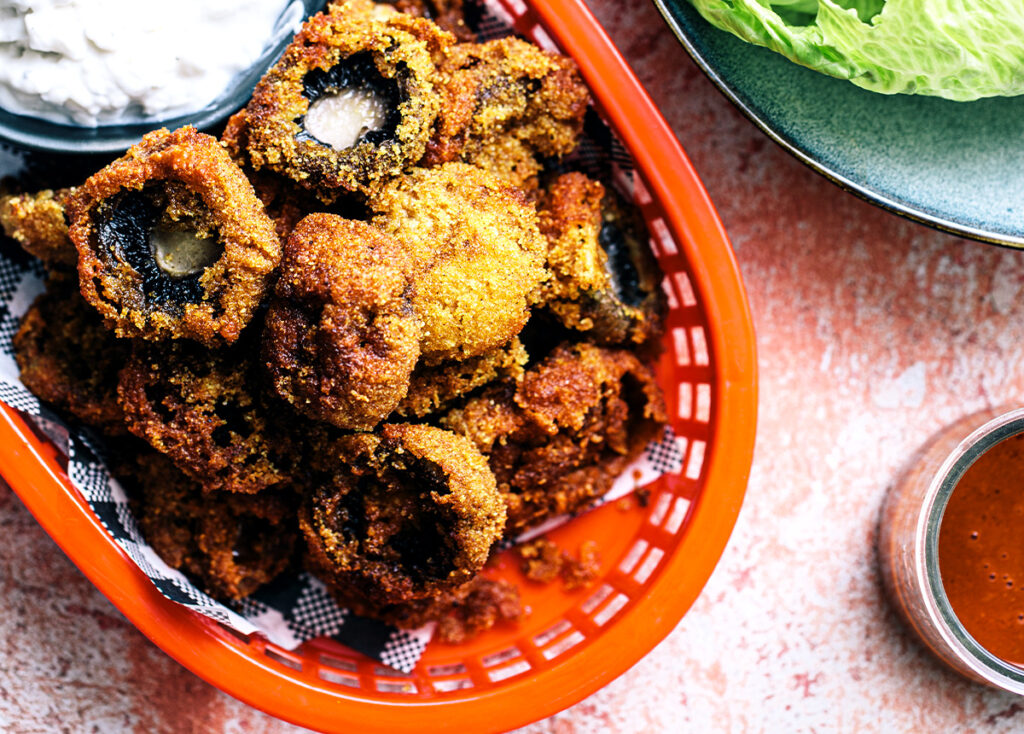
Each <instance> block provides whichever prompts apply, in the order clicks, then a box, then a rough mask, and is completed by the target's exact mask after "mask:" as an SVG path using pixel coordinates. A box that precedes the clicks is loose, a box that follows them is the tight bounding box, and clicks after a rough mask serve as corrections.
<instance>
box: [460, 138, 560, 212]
mask: <svg viewBox="0 0 1024 734" xmlns="http://www.w3.org/2000/svg"><path fill="white" fill-rule="evenodd" d="M463 160H464V161H465V162H466V163H471V164H473V165H474V166H477V167H478V168H483V169H484V170H485V171H490V172H491V173H493V174H494V175H496V176H497V177H498V178H501V179H503V180H505V181H507V182H508V183H510V184H512V185H513V186H516V187H518V188H520V189H522V190H523V193H525V194H526V195H527V196H528V197H529V198H530V200H531V201H534V200H535V199H536V197H537V194H538V191H537V189H538V186H539V185H540V183H539V181H540V172H541V170H542V169H543V166H542V165H541V164H540V161H538V160H537V158H536V156H534V154H533V151H531V150H530V147H529V146H528V145H526V144H525V143H523V141H521V140H519V139H518V138H511V137H503V138H497V139H494V140H487V141H483V142H481V143H480V145H478V146H475V147H474V149H473V150H472V151H470V152H467V153H466V154H465V155H464V156H463Z"/></svg>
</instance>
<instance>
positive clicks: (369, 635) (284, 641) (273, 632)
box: [0, 0, 682, 673]
mask: <svg viewBox="0 0 1024 734" xmlns="http://www.w3.org/2000/svg"><path fill="white" fill-rule="evenodd" d="M467 17H468V18H469V19H471V20H473V21H475V22H476V25H477V30H478V31H479V33H480V36H481V39H482V40H489V39H493V38H500V37H503V36H506V35H509V34H511V33H513V32H514V30H515V29H513V28H512V27H511V26H510V25H509V23H510V22H515V21H516V18H514V17H513V16H512V15H510V14H508V13H506V12H505V11H504V10H502V9H501V8H500V6H498V5H496V4H494V2H493V0H471V2H470V3H468V4H467ZM520 25H521V26H523V28H522V30H525V31H527V33H526V35H527V36H528V35H529V33H528V31H529V28H528V27H527V26H528V24H526V23H521V24H520ZM517 27H518V26H517ZM552 166H553V167H554V168H555V170H557V169H558V168H562V169H565V170H581V171H583V172H584V173H587V174H588V175H590V176H592V177H594V178H599V179H601V180H603V181H606V182H608V181H611V182H617V183H618V184H619V185H620V193H623V194H624V195H626V196H629V195H630V194H631V193H632V192H629V191H621V182H623V181H631V180H632V179H631V175H632V164H631V161H630V159H629V155H628V154H627V153H626V151H625V149H624V148H623V146H622V144H621V143H620V142H619V140H618V139H617V138H616V137H615V136H614V135H613V134H612V133H611V132H610V131H609V129H608V128H607V126H606V125H605V124H604V122H603V121H601V119H600V118H599V116H598V115H597V113H596V112H595V111H594V110H590V111H589V113H588V116H587V119H586V121H585V126H584V140H583V142H582V143H581V145H580V147H579V149H578V150H577V151H576V152H575V153H573V154H572V155H571V156H568V157H566V158H565V159H564V160H562V161H560V162H557V163H554V162H552ZM4 173H5V171H3V170H0V175H3V174H4ZM42 276H43V269H42V267H41V265H40V264H39V263H38V262H37V261H35V260H33V259H31V258H28V257H26V256H25V254H24V253H23V252H21V250H20V249H19V248H17V246H16V245H15V244H14V243H13V242H11V241H9V240H4V239H3V238H2V237H0V401H3V402H4V403H6V404H8V405H10V406H12V407H14V408H17V409H18V410H21V411H22V412H24V413H26V414H29V415H31V416H33V417H34V418H35V419H36V421H37V424H38V426H39V427H40V429H41V430H43V432H44V433H45V434H46V435H47V436H49V437H50V438H51V439H52V440H53V441H54V443H55V444H56V445H57V446H58V448H60V449H61V450H62V451H64V453H66V454H67V455H68V475H69V477H70V479H71V481H72V483H73V484H74V486H75V487H76V488H77V489H78V491H79V492H81V493H82V496H83V497H84V498H85V500H86V502H87V503H88V504H89V506H90V507H91V508H92V509H93V511H94V512H95V513H96V516H97V517H98V518H99V520H100V521H101V522H102V524H103V526H104V527H105V528H106V530H107V532H108V533H109V534H110V536H111V537H112V538H113V539H114V540H115V541H116V542H117V544H118V545H119V546H120V547H121V548H122V549H124V551H125V553H127V555H128V556H129V557H130V558H131V559H132V560H133V561H134V562H135V563H136V564H137V565H138V567H139V568H140V569H141V570H142V571H143V572H144V573H145V574H146V575H147V576H148V577H149V578H150V579H151V580H152V581H153V584H154V585H155V586H156V587H157V589H158V590H159V591H160V593H162V594H163V595H164V596H165V597H167V598H168V599H170V600H172V601H175V602H177V603H180V604H182V605H184V606H186V607H188V608H190V609H193V610H195V611H198V612H199V613H201V614H204V615H206V616H207V617H210V618H213V619H216V620H218V621H220V622H222V623H224V624H225V625H228V626H230V627H232V628H233V629H235V630H237V631H238V632H239V633H241V634H243V635H248V634H252V633H254V632H260V633H261V634H263V635H265V636H266V637H267V638H268V639H270V640H271V641H272V642H275V643H276V644H279V645H281V646H282V647H284V648H287V649H291V648H294V647H296V646H298V645H299V644H301V643H302V642H303V641H304V640H308V639H312V638H315V637H333V638H334V639H336V640H338V641H339V642H341V643H342V644H344V645H346V646H348V647H350V648H352V649H354V650H357V651H359V652H362V653H364V654H366V655H368V656H369V657H371V658H374V659H376V660H378V661H380V662H381V663H383V664H384V665H388V666H390V667H392V668H394V669H396V670H399V671H403V672H406V673H408V672H411V671H412V669H413V668H414V667H415V665H416V662H417V661H418V660H419V658H420V656H421V655H422V654H423V650H424V649H425V648H426V645H427V643H428V642H429V641H430V637H431V635H432V634H433V628H434V625H427V626H425V627H423V628H421V629H417V630H398V629H395V628H393V627H390V626H388V625H385V624H382V623H381V622H378V621H376V620H371V619H365V618H361V617H357V616H355V615H353V614H351V613H350V612H349V611H348V610H345V609H341V608H339V607H338V605H337V604H336V603H335V602H334V601H333V599H332V598H331V597H330V595H329V593H328V592H327V589H326V588H325V587H324V585H323V584H322V583H321V582H320V581H319V580H317V579H316V578H315V577H313V576H310V575H309V574H301V575H300V576H299V577H298V578H292V579H288V580H280V581H277V582H274V583H272V584H269V585H268V586H266V587H264V588H262V589H260V590H259V591H258V592H256V593H255V594H253V595H252V596H250V597H248V598H246V599H243V600H241V601H240V602H237V603H236V604H234V605H233V607H234V608H229V607H228V606H225V605H224V604H221V603H219V602H217V601H216V600H214V599H212V598H211V597H210V596H208V595H207V594H205V593H204V592H203V591H201V590H200V589H199V588H197V587H196V586H195V585H194V584H192V583H191V582H190V581H189V580H188V579H187V578H186V577H185V576H184V575H183V574H181V573H180V572H178V571H176V570H174V569H172V568H170V567H168V566H167V564H165V563H164V562H163V560H162V559H161V558H160V557H159V556H158V555H157V554H156V552H155V551H153V549H152V548H151V547H149V545H148V544H146V542H145V541H144V540H143V539H142V535H141V533H140V531H139V528H138V525H137V523H136V522H135V518H134V517H133V516H132V513H131V510H130V508H129V505H128V499H127V497H126V495H125V493H124V491H123V490H122V489H121V487H120V486H119V485H118V483H117V482H116V481H115V480H114V479H112V478H111V476H110V474H109V473H108V472H107V470H106V469H105V467H104V464H103V460H102V455H103V453H104V447H103V445H102V443H101V442H100V441H99V440H98V439H97V438H96V437H95V436H94V435H92V434H91V433H89V432H88V431H87V430H85V429H82V428H81V427H78V426H68V425H66V424H64V423H63V422H62V421H61V420H60V419H59V418H58V417H57V416H55V415H54V414H53V413H52V412H51V411H50V410H49V409H48V408H47V407H46V406H45V405H42V404H41V403H40V401H39V400H38V399H37V398H36V397H35V396H34V395H32V394H31V393H30V392H29V391H28V390H26V389H25V388H24V386H22V385H21V383H20V382H19V380H18V370H17V366H16V364H15V362H14V359H13V347H12V343H11V340H12V337H13V335H14V333H15V331H16V330H17V327H18V322H19V320H20V318H21V316H22V315H23V314H24V313H25V311H27V310H28V308H29V306H30V305H31V302H32V299H33V298H34V296H35V294H36V293H38V292H40V291H41V289H42ZM640 462H641V464H642V469H643V471H644V472H646V473H645V476H651V475H652V472H655V471H656V472H657V473H663V472H666V471H679V467H681V466H682V451H680V448H679V446H678V442H677V441H676V439H675V437H674V436H673V435H671V433H669V434H667V435H666V436H665V438H664V439H663V440H662V441H659V442H655V443H653V444H652V445H651V446H650V447H649V448H648V450H647V452H646V455H645V456H644V457H643V458H642V459H641V460H640ZM632 471H633V470H632V469H631V470H630V471H627V474H629V473H631V472H632ZM652 478H653V476H652ZM625 491H631V489H625V490H619V492H625ZM619 492H617V491H616V490H615V489H614V488H613V491H612V492H609V495H608V497H609V498H611V497H612V496H613V495H616V494H618V496H621V494H620V493H619ZM567 519H568V517H563V518H557V519H555V520H553V521H552V525H551V526H553V525H554V524H560V523H561V522H564V521H565V520H567ZM543 529H544V530H547V529H549V525H547V524H546V525H545V527H544V528H543Z"/></svg>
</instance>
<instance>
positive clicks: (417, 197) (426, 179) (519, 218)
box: [372, 163, 547, 364]
mask: <svg viewBox="0 0 1024 734" xmlns="http://www.w3.org/2000/svg"><path fill="white" fill-rule="evenodd" d="M372 206H373V208H374V209H375V210H376V211H377V212H378V215H377V216H376V217H375V218H374V219H373V222H374V224H376V225H377V226H378V227H380V228H381V229H383V230H385V231H387V232H390V233H392V234H394V235H395V236H397V237H399V238H400V239H401V240H403V241H404V242H405V244H406V247H407V248H408V249H409V251H410V253H411V254H412V257H413V260H414V262H416V263H417V265H418V268H419V272H418V273H417V275H416V296H415V300H414V304H415V308H416V312H417V314H418V315H419V316H420V318H421V319H422V322H423V335H422V340H421V343H420V346H421V350H422V352H423V357H424V359H425V360H426V361H427V363H428V364H437V363H439V362H441V361H444V360H449V359H455V360H462V359H467V358H469V357H475V356H478V355H481V354H484V353H485V352H488V351H490V350H492V349H495V348H497V347H500V346H501V345H503V344H506V343H507V342H508V341H509V340H510V339H511V338H512V337H514V336H515V335H516V334H518V333H519V331H520V330H521V329H522V328H523V325H524V324H525V323H526V320H527V318H528V317H529V306H530V305H531V304H532V302H533V301H534V298H535V294H536V293H538V292H539V287H540V285H541V283H542V282H543V281H544V279H545V278H546V277H547V272H546V271H545V270H544V266H543V263H544V252H545V249H546V246H545V242H544V238H543V236H542V235H541V234H540V231H539V230H538V229H537V220H536V213H535V211H534V208H533V206H532V205H531V204H529V203H528V202H527V201H526V198H525V196H524V194H523V193H522V191H520V190H519V189H517V188H515V187H513V186H510V185H508V184H506V183H504V182H502V181H501V180H500V179H498V178H497V177H495V176H494V175H493V174H490V173H488V172H486V171H483V170H481V169H478V168H476V167H474V166H470V165H467V164H464V163H448V164H445V165H443V166H440V167H438V168H432V169H417V170H415V171H414V172H413V173H411V174H409V175H407V176H403V177H402V178H399V179H396V180H395V181H393V182H392V183H390V184H389V185H388V186H386V187H385V188H384V190H383V191H382V192H381V194H380V195H379V196H378V197H377V198H375V199H374V200H373V202H372Z"/></svg>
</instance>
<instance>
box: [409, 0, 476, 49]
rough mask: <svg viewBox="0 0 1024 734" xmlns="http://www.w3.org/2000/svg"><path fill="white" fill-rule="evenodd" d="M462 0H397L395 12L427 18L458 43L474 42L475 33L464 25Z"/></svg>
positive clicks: (464, 13)
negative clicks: (453, 37)
mask: <svg viewBox="0 0 1024 734" xmlns="http://www.w3.org/2000/svg"><path fill="white" fill-rule="evenodd" d="M464 5H465V3H464V2H463V0H397V2H395V3H394V7H395V10H397V11H399V12H401V13H405V14H407V15H412V16H415V17H417V18H429V19H430V20H432V21H433V22H434V23H436V24H437V25H438V27H439V28H441V29H443V30H446V31H448V32H449V33H451V34H452V35H453V36H455V38H456V39H457V40H459V41H475V40H476V33H474V32H473V30H472V29H470V27H469V26H468V25H466V12H465V8H464Z"/></svg>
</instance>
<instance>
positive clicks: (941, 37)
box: [690, 0, 1024, 101]
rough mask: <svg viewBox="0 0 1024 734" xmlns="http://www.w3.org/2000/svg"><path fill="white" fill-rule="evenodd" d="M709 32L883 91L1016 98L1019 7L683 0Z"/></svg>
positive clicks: (1021, 74)
mask: <svg viewBox="0 0 1024 734" xmlns="http://www.w3.org/2000/svg"><path fill="white" fill-rule="evenodd" d="M690 2H691V3H692V4H693V5H694V7H696V8H697V10H698V12H700V14H701V15H703V16H704V17H705V18H706V19H707V20H709V21H710V22H711V23H712V24H713V25H715V26H717V27H718V28H721V29H723V30H726V31H729V32H731V33H734V34H735V35H737V36H739V37H740V38H742V39H743V40H745V41H749V42H750V43H754V44H757V45H758V46H765V47H767V48H770V49H772V50H773V51H777V52H778V53H780V54H782V55H783V56H785V57H786V58H788V59H790V60H791V61H795V62H796V63H798V64H801V65H803V66H807V67H809V68H811V69H815V70H817V71H820V72H822V73H825V74H829V75H831V76H834V77H839V78H840V79H849V80H850V81H851V82H853V83H854V84H856V85H857V86H860V87H863V88H865V89H870V90H872V91H874V92H881V93H883V94H899V93H904V94H927V95H933V96H939V97H945V98H947V99H954V100H959V101H967V100H972V99H978V98H979V97H992V96H1012V95H1016V94H1022V93H1024V0H775V2H772V3H770V4H769V2H768V0H764V1H763V2H758V0H690Z"/></svg>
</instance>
